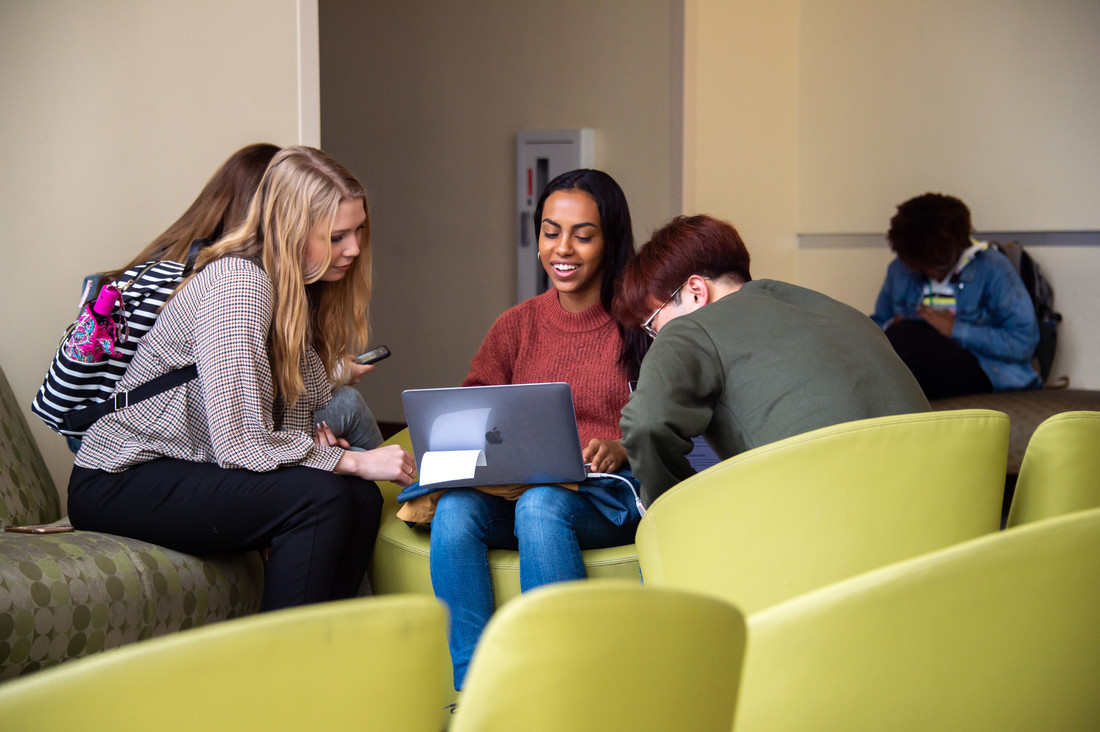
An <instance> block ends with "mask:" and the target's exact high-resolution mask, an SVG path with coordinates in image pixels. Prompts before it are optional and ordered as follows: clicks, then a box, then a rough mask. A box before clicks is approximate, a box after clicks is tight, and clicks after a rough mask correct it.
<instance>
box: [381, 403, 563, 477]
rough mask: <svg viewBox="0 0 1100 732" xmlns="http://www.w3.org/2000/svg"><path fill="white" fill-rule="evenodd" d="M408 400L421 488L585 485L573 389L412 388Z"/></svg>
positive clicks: (408, 414) (407, 409)
mask: <svg viewBox="0 0 1100 732" xmlns="http://www.w3.org/2000/svg"><path fill="white" fill-rule="evenodd" d="M401 400H402V402H403V403H404V405H405V419H406V421H407V422H408V425H409V437H410V438H411V440H412V447H413V453H414V456H415V457H416V466H417V470H418V472H419V474H420V475H419V478H420V484H421V485H422V486H425V487H426V486H429V485H431V486H433V487H437V488H459V487H467V486H477V485H508V484H511V483H562V482H572V483H575V482H579V481H582V480H584V477H585V469H584V458H583V457H582V456H581V445H580V436H579V434H578V432H577V416H576V413H575V412H574V411H573V392H572V391H571V390H570V388H569V384H566V383H550V384H511V385H506V386H464V387H455V388H445V389H408V390H406V391H404V392H402V393H401Z"/></svg>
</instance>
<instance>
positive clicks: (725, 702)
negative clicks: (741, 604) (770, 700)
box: [450, 580, 745, 732]
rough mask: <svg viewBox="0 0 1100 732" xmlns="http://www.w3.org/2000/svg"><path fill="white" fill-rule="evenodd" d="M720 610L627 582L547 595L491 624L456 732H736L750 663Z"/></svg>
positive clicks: (738, 619)
mask: <svg viewBox="0 0 1100 732" xmlns="http://www.w3.org/2000/svg"><path fill="white" fill-rule="evenodd" d="M744 643H745V628H744V620H743V618H742V616H741V613H740V612H739V611H738V610H737V609H736V608H735V607H733V606H732V605H729V604H728V603H724V602H722V601H720V600H716V599H713V598H709V597H706V596H704V595H697V594H695V593H688V592H682V591H679V590H663V589H651V588H645V587H640V586H638V585H637V584H636V583H632V582H625V581H622V580H618V581H614V580H595V581H587V582H571V583H563V584H558V585H551V586H547V587H540V588H538V589H536V590H532V591H531V592H528V593H526V594H525V595H523V596H522V597H520V598H518V599H516V600H515V601H513V602H511V603H509V604H508V605H507V606H505V607H504V608H501V610H500V611H499V612H498V613H497V614H496V615H494V616H493V619H492V620H491V621H490V622H489V625H488V626H487V627H486V629H485V634H484V636H483V637H482V639H481V641H480V643H479V644H478V648H477V650H476V651H475V652H474V657H473V660H472V661H471V664H470V671H469V674H468V675H467V677H466V686H465V689H464V691H463V693H462V697H461V699H460V700H459V702H458V708H457V711H456V713H455V717H454V722H453V723H452V725H451V728H450V729H451V732H474V731H476V732H496V731H498V730H499V731H501V732H504V731H505V730H507V731H508V732H513V731H514V730H523V731H524V732H576V731H577V730H600V731H601V732H618V731H619V730H622V731H623V732H627V731H628V730H629V732H636V731H637V730H692V732H727V731H728V730H729V729H730V725H731V724H732V722H733V712H734V708H735V706H736V703H737V689H738V684H739V679H740V674H741V663H742V655H743V653H744Z"/></svg>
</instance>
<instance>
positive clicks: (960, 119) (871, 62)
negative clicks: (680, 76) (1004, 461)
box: [798, 0, 1100, 388]
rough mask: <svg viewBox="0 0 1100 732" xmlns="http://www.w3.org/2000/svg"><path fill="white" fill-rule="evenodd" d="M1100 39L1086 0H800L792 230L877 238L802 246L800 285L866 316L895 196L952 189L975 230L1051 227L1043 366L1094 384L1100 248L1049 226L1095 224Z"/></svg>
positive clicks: (1098, 353)
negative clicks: (1055, 321)
mask: <svg viewBox="0 0 1100 732" xmlns="http://www.w3.org/2000/svg"><path fill="white" fill-rule="evenodd" d="M1098 38H1100V3H1097V2H1095V0H1044V1H1043V2H1039V1H1038V0H962V1H960V0H922V2H919V3H890V2H881V1H880V0H804V1H803V2H802V3H801V19H800V25H799V54H800V58H799V92H798V99H799V101H798V108H799V112H798V170H799V174H798V231H799V232H800V233H802V234H814V235H816V234H875V236H872V237H870V241H871V242H872V243H873V247H872V248H867V247H866V246H856V247H845V246H844V245H843V244H842V245H840V246H839V247H837V248H826V249H810V250H801V251H799V253H798V263H799V266H798V278H799V280H800V281H801V282H802V283H803V284H806V285H808V286H810V287H814V288H816V289H820V290H822V291H825V292H827V293H829V294H832V295H834V296H835V297H838V298H840V299H843V300H845V301H847V302H850V303H851V304H853V305H855V306H856V307H859V308H861V309H863V310H865V311H867V312H869V311H870V310H871V308H872V307H873V304H874V297H875V295H876V293H877V291H878V287H879V286H880V285H881V282H882V278H883V274H884V272H883V270H884V267H885V263H886V262H887V261H888V260H889V258H890V255H889V252H888V251H887V250H886V248H885V247H886V244H885V239H884V234H885V230H886V228H887V226H888V222H889V219H890V217H891V216H892V215H893V213H894V211H895V207H896V205H897V204H898V203H901V202H902V201H904V200H906V199H908V198H911V197H912V196H915V195H919V194H921V193H925V192H927V191H937V192H943V193H950V194H952V195H955V196H958V197H960V198H961V199H963V200H964V201H966V203H967V204H968V205H969V206H970V209H971V212H972V214H973V220H974V225H975V227H976V228H977V229H978V230H979V231H986V232H989V231H993V232H1021V233H1027V232H1034V231H1040V232H1052V233H1050V234H1048V235H1047V236H1045V237H1044V238H1045V239H1048V240H1049V241H1050V242H1051V244H1052V245H1051V246H1045V245H1044V246H1037V247H1033V248H1031V249H1030V251H1031V254H1032V256H1033V257H1035V259H1036V260H1037V261H1038V262H1039V263H1040V264H1041V266H1042V267H1043V269H1044V272H1046V274H1047V275H1048V276H1049V278H1050V279H1051V281H1052V282H1053V283H1054V287H1055V291H1056V305H1057V307H1058V309H1059V310H1060V311H1061V312H1062V314H1063V315H1064V317H1065V321H1064V324H1063V326H1062V328H1061V330H1060V334H1059V351H1058V356H1057V359H1056V362H1055V366H1054V370H1053V375H1054V376H1068V377H1069V378H1070V383H1071V386H1077V387H1082V388H1100V358H1098V357H1100V319H1097V318H1096V317H1095V314H1096V313H1097V312H1098V311H1100V288H1098V287H1097V286H1096V279H1097V276H1098V275H1100V247H1097V246H1083V247H1082V246H1069V245H1068V244H1069V242H1068V241H1067V240H1060V239H1059V237H1058V235H1057V232H1067V231H1068V232H1076V231H1084V230H1092V231H1095V230H1100V206H1098V205H1097V201H1098V200H1100V144H1098V138H1097V133H1096V130H1097V126H1096V125H1097V120H1098V119H1100V43H1098V42H1097V39H1098ZM852 238H853V239H856V240H858V239H861V237H852ZM839 239H840V240H841V241H843V237H840V238H839ZM864 239H866V238H864ZM1091 241H1092V242H1093V244H1096V243H1098V242H1100V234H1096V235H1095V236H1094V237H1093V238H1092V239H1091ZM865 243H866V241H864V244H865ZM1059 244H1061V245H1059Z"/></svg>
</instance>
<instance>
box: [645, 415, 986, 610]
mask: <svg viewBox="0 0 1100 732" xmlns="http://www.w3.org/2000/svg"><path fill="white" fill-rule="evenodd" d="M1007 451H1008V418H1007V417H1006V416H1005V415H1004V414H1002V413H1000V412H993V411H988V410H977V409H976V410H962V411H956V412H928V413H923V414H911V415H897V416H891V417H880V418H876V419H866V420H860V421H857V422H848V423H845V424H839V425H834V426H831V427H825V428H823V429H818V430H815V431H813V432H809V433H806V434H803V435H798V436H796V437H791V438H788V439H785V440H781V441H779V442H775V443H772V444H770V445H765V446H763V447H760V448H757V449H754V450H750V451H748V452H745V453H742V454H741V455H738V456H736V457H733V458H731V459H729V460H726V461H723V462H721V463H719V464H718V465H715V466H713V467H711V468H709V469H707V470H705V471H703V472H701V473H699V474H698V475H695V476H693V477H692V478H690V479H688V480H685V481H684V482H682V483H680V484H679V485H677V486H675V487H674V488H672V489H671V490H670V491H668V492H667V493H665V494H664V495H662V496H661V497H660V498H658V499H657V500H656V501H654V503H653V505H652V506H651V507H650V509H649V511H648V512H647V513H646V515H645V516H644V517H643V518H642V521H641V524H640V525H639V527H638V533H637V538H636V543H637V547H638V557H639V560H640V562H641V568H642V577H643V581H644V582H645V583H646V584H647V585H664V586H671V587H679V588H683V589H693V590H696V591H700V592H708V593H713V594H716V595H718V596H719V597H722V598H725V599H727V600H729V601H731V602H733V603H734V604H735V605H737V606H738V607H739V608H741V610H742V611H743V612H745V613H746V614H752V613H754V612H756V611H758V610H760V609H762V608H765V607H768V606H769V605H773V604H775V603H777V602H780V601H782V600H786V599H788V598H790V597H794V596H795V595H799V594H801V593H803V592H808V591H810V590H813V589H816V588H818V587H821V586H823V585H826V584H829V583H830V582H836V581H838V580H841V579H844V578H845V577H849V576H852V575H855V574H859V573H860V572H865V571H867V570H869V569H873V568H875V567H880V566H883V565H885V564H889V563H891V562H895V561H898V560H901V559H905V558H908V557H912V556H916V555H918V554H923V553H925V552H929V551H932V550H934V549H939V548H941V547H944V546H948V545H950V544H954V543H957V542H960V541H964V540H966V539H971V538H973V537H976V536H980V535H982V534H985V533H989V532H993V531H996V530H997V529H998V528H999V527H1000V515H1001V504H1002V500H1003V492H1004V480H1005V461H1006V454H1007Z"/></svg>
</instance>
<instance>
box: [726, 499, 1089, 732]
mask: <svg viewBox="0 0 1100 732" xmlns="http://www.w3.org/2000/svg"><path fill="white" fill-rule="evenodd" d="M1098 629H1100V510H1092V511H1088V512H1079V513H1074V514H1070V515H1066V516H1062V517H1059V518H1053V519H1049V520H1046V521H1041V522H1037V523H1034V524H1029V525H1027V526H1023V527H1020V528H1016V529H1009V530H1007V531H1004V532H999V533H996V534H993V535H990V536H986V537H982V538H979V539H974V540H972V541H969V542H965V543H963V544H960V545H956V546H954V547H950V548H947V549H943V550H941V551H939V552H935V553H932V554H929V555H925V556H922V557H918V558H915V559H911V560H908V561H905V562H901V563H898V564H894V565H891V566H889V567H885V568H881V569H879V570H876V571H873V572H869V573H867V574H865V575H862V576H860V577H856V578H853V579H850V580H847V581H845V582H842V583H838V584H835V585H831V586H829V587H826V588H823V589H821V590H819V591H817V592H813V593H810V594H807V595H803V596H801V597H798V598H795V599H793V600H790V601H789V602H786V603H783V604H780V605H777V606H775V607H773V608H770V609H768V610H765V611H763V612H760V613H757V614H756V615H753V616H750V617H749V648H748V652H747V654H746V659H745V671H744V677H743V680H742V685H741V695H740V699H739V702H738V709H737V722H736V724H735V725H734V729H735V730H737V732H753V731H755V730H767V732H777V731H782V730H809V729H812V730H825V731H828V730H844V732H850V731H852V730H892V732H907V731H908V730H913V731H914V732H916V731H917V730H920V731H921V732H924V731H925V730H968V732H983V731H986V730H988V731H989V732H993V731H994V730H996V731H997V732H1000V731H1001V730H1071V729H1072V730H1086V729H1087V730H1095V729H1100V632H1098Z"/></svg>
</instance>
